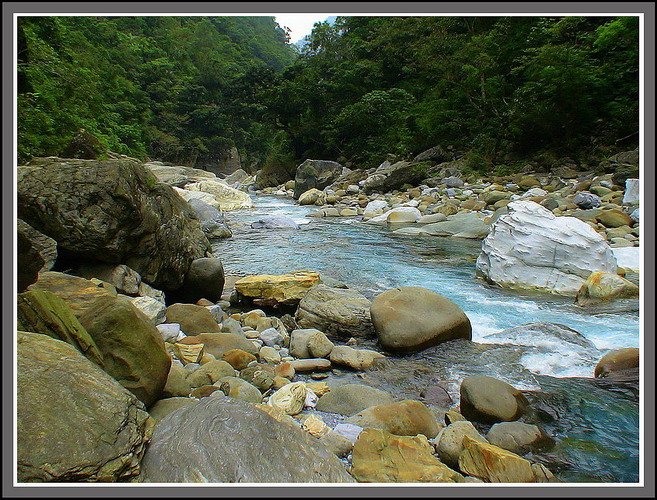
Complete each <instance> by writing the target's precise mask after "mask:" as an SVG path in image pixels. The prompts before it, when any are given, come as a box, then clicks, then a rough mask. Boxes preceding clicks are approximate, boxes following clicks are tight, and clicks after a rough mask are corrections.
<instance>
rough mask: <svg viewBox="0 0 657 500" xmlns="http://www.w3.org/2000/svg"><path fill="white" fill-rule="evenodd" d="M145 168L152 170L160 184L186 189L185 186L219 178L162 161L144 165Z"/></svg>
mask: <svg viewBox="0 0 657 500" xmlns="http://www.w3.org/2000/svg"><path fill="white" fill-rule="evenodd" d="M144 167H146V168H147V169H148V170H150V172H151V173H152V174H153V175H154V176H155V177H156V178H157V180H158V181H159V182H162V183H164V184H169V185H170V186H175V187H179V188H182V187H184V186H185V184H189V183H192V182H198V181H205V180H208V179H215V178H216V177H217V176H216V175H215V174H214V173H212V172H208V171H206V170H200V169H198V168H192V167H183V166H177V165H171V164H167V163H162V162H160V161H151V162H148V163H144Z"/></svg>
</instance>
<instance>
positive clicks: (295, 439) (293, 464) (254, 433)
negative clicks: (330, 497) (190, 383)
mask: <svg viewBox="0 0 657 500" xmlns="http://www.w3.org/2000/svg"><path fill="white" fill-rule="evenodd" d="M200 436H203V437H202V438H201V439H199V437H200ZM142 470H143V472H142V474H141V478H142V481H144V482H157V483H272V482H273V483H320V482H328V483H344V482H353V479H352V478H351V476H350V475H349V474H348V473H347V472H346V471H345V468H344V465H342V463H341V462H340V460H339V459H338V458H337V457H336V456H335V455H333V454H332V453H330V452H329V451H328V450H327V449H326V448H325V447H324V446H323V445H322V444H321V443H319V442H318V441H317V439H316V438H314V437H312V436H310V435H308V434H307V433H305V432H304V431H302V430H301V429H300V428H293V427H291V426H288V425H285V424H284V423H281V422H278V421H277V420H275V419H274V418H273V417H271V416H269V415H268V414H267V413H265V412H264V411H262V410H260V409H258V408H256V407H255V406H253V405H252V404H249V403H245V402H243V401H239V400H236V399H231V398H227V397H225V396H223V395H222V394H221V393H220V392H215V393H214V394H212V395H211V396H209V397H207V398H203V399H202V400H200V401H199V402H197V403H193V404H189V405H186V406H185V407H183V408H179V409H178V410H176V411H175V412H173V413H171V414H169V415H168V416H167V417H165V418H164V419H162V420H161V421H160V423H159V424H158V426H157V428H156V430H155V434H154V435H153V439H152V440H151V443H150V446H149V448H148V451H147V452H146V455H145V456H144V459H143V461H142Z"/></svg>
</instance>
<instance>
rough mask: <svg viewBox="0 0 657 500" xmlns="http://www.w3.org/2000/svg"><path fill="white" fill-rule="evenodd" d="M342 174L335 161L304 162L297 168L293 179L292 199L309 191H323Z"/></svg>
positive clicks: (341, 168)
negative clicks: (313, 189)
mask: <svg viewBox="0 0 657 500" xmlns="http://www.w3.org/2000/svg"><path fill="white" fill-rule="evenodd" d="M342 173H343V167H342V165H340V164H339V163H337V162H335V161H329V160H306V161H304V162H303V163H302V164H301V165H299V166H298V167H297V171H296V175H295V178H294V198H295V199H298V198H299V197H300V196H301V194H302V193H304V192H306V191H308V190H309V189H312V188H315V189H318V190H321V189H324V188H325V187H326V186H328V185H329V184H331V183H332V182H333V181H335V180H336V179H337V178H338V177H339V176H340V175H341V174H342Z"/></svg>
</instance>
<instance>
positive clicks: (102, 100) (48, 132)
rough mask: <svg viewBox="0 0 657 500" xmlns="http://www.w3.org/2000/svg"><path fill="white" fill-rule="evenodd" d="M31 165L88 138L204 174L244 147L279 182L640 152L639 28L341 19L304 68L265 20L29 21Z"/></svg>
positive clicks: (25, 125) (580, 20) (25, 47)
mask: <svg viewBox="0 0 657 500" xmlns="http://www.w3.org/2000/svg"><path fill="white" fill-rule="evenodd" d="M19 28H20V32H19V68H18V71H19V75H18V76H19V96H18V100H19V156H20V158H28V157H29V156H31V155H37V154H38V155H42V154H59V153H61V152H62V151H63V150H65V147H66V145H67V144H68V143H69V142H70V140H71V138H72V137H73V135H74V134H75V133H76V132H77V131H78V130H79V129H80V128H85V129H87V130H88V131H90V132H92V133H93V134H94V135H96V136H97V137H98V138H99V139H100V140H101V142H102V143H103V144H104V145H105V146H106V147H108V148H109V149H111V150H112V151H116V152H120V153H126V154H131V155H134V156H140V157H145V156H150V157H151V158H157V159H162V160H168V161H177V162H183V163H187V164H190V165H196V166H200V167H203V166H205V165H206V164H209V163H212V161H215V160H216V158H218V157H219V156H221V155H222V154H225V152H226V151H228V150H230V149H231V148H232V147H237V148H238V150H239V152H240V156H241V157H242V158H243V160H245V161H244V162H243V163H244V164H245V165H246V166H247V167H250V166H251V165H253V166H257V167H258V168H260V167H264V168H265V170H266V171H267V172H268V175H269V176H270V177H271V179H272V182H273V181H274V180H275V181H276V182H282V181H284V180H285V179H286V178H289V177H290V175H291V174H292V172H293V171H294V166H295V165H296V164H297V163H298V162H299V161H302V160H303V159H305V158H321V159H338V160H340V161H347V162H350V164H351V165H352V166H355V167H371V166H376V165H377V164H378V163H380V162H381V161H382V159H384V158H385V156H386V154H388V153H392V154H396V155H399V156H401V157H408V156H412V155H414V154H417V153H419V152H421V151H423V150H424V149H427V148H429V147H432V146H435V145H441V146H443V147H451V148H452V150H454V151H464V152H467V153H468V155H467V156H466V158H468V159H469V163H470V164H472V165H475V166H477V168H488V167H489V166H491V165H497V166H500V165H501V164H506V163H509V162H513V161H514V160H519V159H525V158H529V157H532V156H536V155H541V154H545V153H546V152H549V153H551V154H553V155H556V156H558V155H564V156H570V157H572V158H576V159H577V158H583V159H587V160H586V161H588V160H589V159H595V158H599V157H601V156H604V155H606V154H608V153H610V152H614V151H615V149H617V148H620V149H623V148H624V149H627V148H628V147H631V146H634V145H635V144H636V143H637V141H638V134H637V132H638V116H639V115H638V113H639V108H638V106H639V98H638V95H639V94H638V91H639V63H638V60H639V41H638V37H639V32H638V18H636V17H615V18H608V17H607V18H605V17H567V18H544V17H466V18H464V17H339V18H338V19H337V21H336V22H335V23H334V24H329V23H319V24H317V25H316V27H315V29H314V31H313V33H312V35H311V36H310V37H309V40H308V43H307V44H305V45H304V47H303V48H302V49H301V53H300V54H298V56H296V57H295V54H296V51H295V49H294V48H293V47H292V46H290V45H289V44H287V43H286V34H285V32H284V31H283V30H282V29H281V28H280V27H278V26H277V25H276V23H275V22H274V20H273V18H266V17H260V18H257V17H250V18H246V17H243V18H240V17H212V18H208V17H185V18H173V17H143V18H134V17H112V18H89V17H84V18H83V17H59V18H54V17H45V18H44V17H41V18H20V20H19Z"/></svg>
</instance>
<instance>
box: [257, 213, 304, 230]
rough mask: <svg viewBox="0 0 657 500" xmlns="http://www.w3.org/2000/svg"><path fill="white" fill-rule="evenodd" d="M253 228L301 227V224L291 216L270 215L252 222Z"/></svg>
mask: <svg viewBox="0 0 657 500" xmlns="http://www.w3.org/2000/svg"><path fill="white" fill-rule="evenodd" d="M251 227H252V228H253V229H299V224H297V223H296V222H294V221H293V220H292V219H290V218H289V217H283V216H280V215H269V216H266V217H261V218H260V219H258V220H257V221H255V222H252V223H251Z"/></svg>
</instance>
